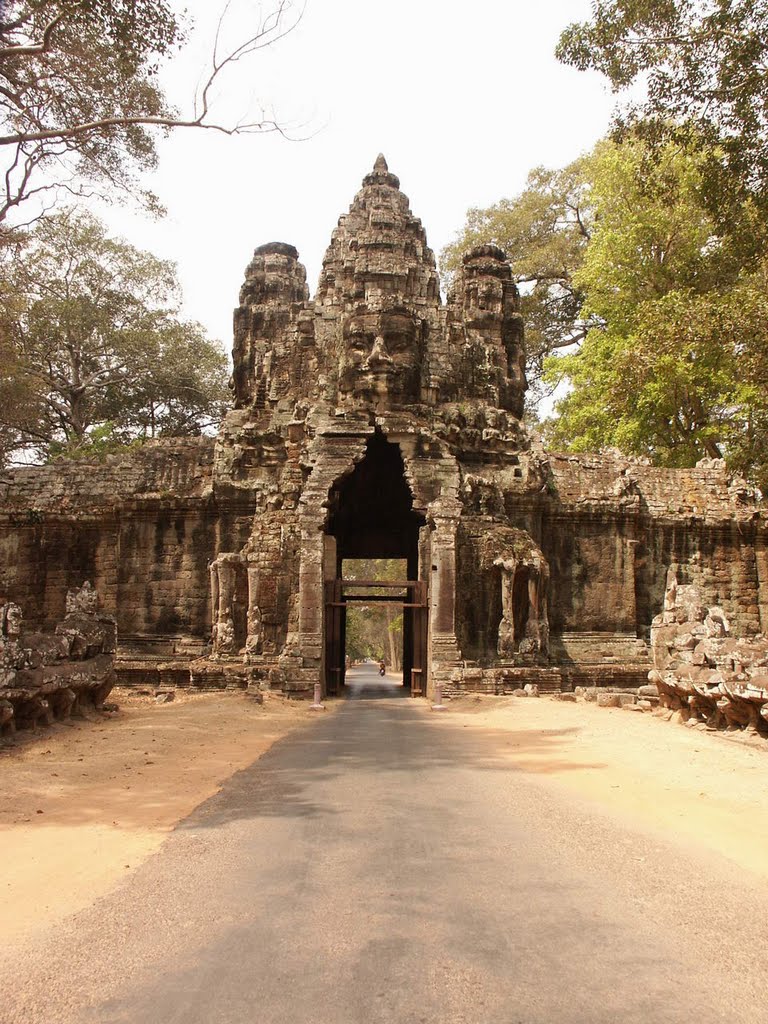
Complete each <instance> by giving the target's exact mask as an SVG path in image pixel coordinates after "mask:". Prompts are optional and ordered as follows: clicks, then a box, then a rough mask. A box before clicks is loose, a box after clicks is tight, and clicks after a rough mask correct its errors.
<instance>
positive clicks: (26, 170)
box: [0, 0, 301, 223]
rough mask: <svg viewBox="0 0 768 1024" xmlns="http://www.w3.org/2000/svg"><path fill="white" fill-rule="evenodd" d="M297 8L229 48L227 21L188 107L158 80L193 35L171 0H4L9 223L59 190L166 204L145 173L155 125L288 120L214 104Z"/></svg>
mask: <svg viewBox="0 0 768 1024" xmlns="http://www.w3.org/2000/svg"><path fill="white" fill-rule="evenodd" d="M291 10H292V5H291V3H290V0H277V3H276V6H275V7H274V8H273V9H272V10H271V11H270V12H269V13H268V14H267V15H266V16H265V17H264V18H263V19H261V20H257V23H256V25H255V28H254V30H253V32H252V34H251V35H250V36H249V37H248V38H247V39H245V40H243V41H240V42H239V43H237V44H236V45H234V46H233V47H232V48H230V49H229V50H226V49H223V47H222V43H221V39H222V23H221V22H220V24H219V33H218V34H217V38H216V41H215V44H214V48H213V54H212V58H211V67H210V70H209V72H208V74H207V76H204V81H203V84H202V85H201V87H200V88H199V90H198V92H197V95H196V97H195V101H194V109H193V110H192V111H190V112H187V113H181V112H179V111H176V110H174V109H172V108H171V107H170V106H169V104H168V103H167V101H166V99H165V97H164V95H163V92H162V90H161V89H160V87H159V85H158V80H157V72H158V69H159V67H160V66H161V65H162V63H163V62H164V61H167V60H168V59H169V58H170V57H171V56H172V55H173V53H174V52H176V51H177V50H178V48H179V47H180V46H181V45H182V44H183V42H184V39H185V26H184V25H183V23H182V21H181V20H180V18H179V17H178V16H177V15H176V14H175V13H174V12H173V10H172V8H171V6H170V4H169V2H168V0H6V2H5V3H3V4H0V153H1V154H2V156H1V157H0V159H2V160H3V161H4V163H3V165H2V166H3V175H4V194H3V195H2V197H0V223H2V222H3V221H4V220H5V219H6V218H7V217H8V216H9V215H10V214H11V213H13V212H14V211H16V210H17V209H18V208H19V207H20V206H21V205H22V204H23V203H25V202H26V201H27V200H29V199H32V198H37V199H38V200H44V201H45V197H46V196H47V195H48V194H50V193H52V192H53V193H56V192H59V191H61V190H66V191H68V192H70V193H72V194H74V195H77V196H82V195H87V194H90V193H92V192H93V191H94V189H98V188H100V187H105V188H106V189H107V191H109V192H114V190H115V189H118V190H123V191H128V192H130V193H132V194H134V195H137V196H139V197H140V198H141V199H142V201H143V202H144V203H145V204H147V205H148V206H150V207H153V208H157V200H156V197H154V196H153V195H152V194H151V193H150V192H148V191H147V190H143V189H141V188H140V187H139V185H138V179H137V174H138V173H139V172H142V171H146V170H151V169H152V168H153V167H154V165H155V162H156V150H155V138H156V135H157V132H163V131H169V130H170V129H173V128H181V127H191V128H208V129H213V130H217V131H223V132H226V133H228V134H234V133H241V132H265V131H276V130H280V126H279V125H278V124H277V123H276V122H275V121H272V120H266V119H259V120H256V119H254V120H248V119H246V120H244V121H242V122H240V123H237V124H231V125H226V124H221V123H219V122H217V121H216V120H215V119H214V118H213V116H212V112H211V103H212V97H213V94H214V91H215V89H216V87H217V86H220V85H221V79H222V76H224V75H225V74H226V72H227V71H228V70H230V69H232V68H233V67H234V66H235V65H236V64H237V63H238V62H240V61H242V60H244V59H247V58H248V57H250V56H252V55H253V54H255V53H257V52H258V51H259V50H261V49H263V48H265V47H267V46H270V45H272V44H273V43H274V42H276V41H277V40H278V39H280V38H281V37H282V36H283V35H285V34H286V33H287V32H289V31H290V30H291V28H293V27H294V25H295V19H294V21H293V22H291V20H290V12H291ZM225 12H226V8H225ZM300 16H301V14H300V12H299V14H298V17H300ZM222 17H223V16H222Z"/></svg>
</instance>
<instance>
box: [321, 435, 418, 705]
mask: <svg viewBox="0 0 768 1024" xmlns="http://www.w3.org/2000/svg"><path fill="white" fill-rule="evenodd" d="M425 524H426V520H425V516H424V514H423V512H419V511H418V510H417V509H415V508H414V501H413V495H412V493H411V490H410V487H409V484H408V481H407V479H406V469H405V463H404V460H403V456H402V453H401V451H400V447H399V445H397V444H395V443H392V442H390V441H388V440H387V439H386V438H385V436H384V435H383V433H382V432H381V431H375V432H374V433H373V434H371V435H370V436H369V437H368V439H367V441H366V445H365V450H364V454H363V457H362V459H360V460H359V461H358V462H356V463H355V465H354V466H353V468H352V469H351V471H350V472H347V473H345V474H343V475H342V476H341V477H340V478H339V479H337V480H336V481H335V482H334V483H333V485H332V486H331V488H330V489H329V494H328V515H327V520H326V526H325V535H324V545H323V551H324V572H323V575H324V579H325V584H324V587H325V606H324V616H323V653H324V664H323V676H324V686H325V689H326V691H329V692H332V693H334V692H338V689H339V688H340V686H341V685H343V680H344V653H345V626H346V609H347V603H348V601H349V600H353V599H354V598H351V597H350V596H349V594H348V591H349V589H350V584H348V583H345V581H344V579H343V565H344V562H345V561H346V560H349V559H397V560H400V561H401V562H402V563H403V565H404V566H405V572H404V574H403V579H402V580H400V581H399V582H400V583H401V584H403V585H402V586H395V585H394V583H393V582H392V581H390V583H389V584H388V587H389V593H388V594H387V595H386V596H384V595H379V596H378V597H377V598H372V600H382V601H383V600H387V601H391V602H392V603H394V604H396V605H397V606H398V607H401V608H402V613H403V652H402V655H403V657H402V669H403V684H404V685H405V686H406V687H407V688H409V689H410V688H411V687H413V690H414V692H417V693H423V692H424V691H425V689H426V677H427V668H428V666H427V657H428V655H427V652H428V605H427V591H428V579H429V570H428V568H425V566H426V564H427V563H428V561H429V560H428V559H425V558H423V557H420V543H421V544H422V546H423V544H424V543H425V537H426V534H427V533H428V531H427V530H426V529H425ZM421 577H424V578H421ZM345 587H346V589H345ZM354 589H355V590H358V588H354Z"/></svg>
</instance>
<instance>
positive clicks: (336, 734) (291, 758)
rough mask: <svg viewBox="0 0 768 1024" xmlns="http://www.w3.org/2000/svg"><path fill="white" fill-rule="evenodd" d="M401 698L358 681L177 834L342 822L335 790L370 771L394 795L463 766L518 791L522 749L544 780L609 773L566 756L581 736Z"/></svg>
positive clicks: (381, 685)
mask: <svg viewBox="0 0 768 1024" xmlns="http://www.w3.org/2000/svg"><path fill="white" fill-rule="evenodd" d="M374 671H375V667H374ZM402 697H408V691H407V690H405V688H404V687H402V686H397V685H396V684H390V683H386V682H383V681H378V674H376V675H375V676H373V675H371V678H370V680H369V679H368V678H367V677H363V678H362V679H359V678H358V679H357V680H355V681H353V682H352V683H351V685H350V694H349V699H346V700H342V702H341V703H340V705H339V706H338V707H337V708H336V709H335V710H334V711H333V713H332V714H329V715H327V716H326V717H320V718H319V719H318V720H317V722H314V723H313V724H312V726H311V727H310V728H309V729H306V730H301V731H300V732H298V733H295V734H293V735H289V736H286V737H284V738H283V739H281V740H279V741H278V742H277V743H276V744H275V745H274V746H273V747H271V748H270V750H268V751H267V753H266V754H264V756H263V757H261V758H260V759H259V760H258V761H255V762H254V763H253V764H252V765H250V766H249V767H248V768H245V769H243V770H241V771H239V772H237V773H236V774H235V775H233V776H232V777H231V778H230V779H228V780H227V781H226V782H225V784H224V786H223V787H222V789H221V791H220V792H219V793H217V794H216V795H215V796H213V797H211V798H210V799H209V800H207V801H205V803H203V804H201V805H200V806H199V807H198V808H197V809H196V810H195V811H194V812H193V813H192V815H191V816H190V817H188V818H187V819H186V820H185V821H183V822H182V823H181V824H180V825H179V826H178V828H179V829H185V828H189V829H200V828H204V829H208V828H217V827H218V826H219V825H221V824H224V823H226V822H232V821H237V820H246V819H255V818H259V817H278V818H295V817H302V818H313V819H317V818H321V817H333V816H335V815H337V814H338V813H339V812H338V810H337V809H336V807H337V803H338V801H337V799H336V792H335V788H334V787H335V786H336V785H337V784H339V783H344V782H345V781H349V779H350V778H352V779H354V778H355V776H356V775H357V774H360V775H361V777H362V776H364V775H365V774H366V773H370V772H373V773H374V774H375V777H376V778H377V779H378V780H379V781H380V782H381V783H383V784H384V785H385V787H386V788H387V789H388V790H389V789H391V790H392V791H395V790H397V789H399V788H400V787H409V786H412V785H414V784H415V783H417V781H418V780H420V779H424V777H425V775H427V774H429V773H432V772H435V771H441V770H446V769H447V770H449V771H450V770H452V769H455V768H457V767H458V766H463V767H464V768H473V769H479V770H480V771H483V772H503V773H504V774H505V775H507V776H508V777H509V781H510V785H513V784H514V777H515V775H517V774H519V773H520V772H521V771H522V770H523V768H522V767H521V765H520V764H517V763H515V761H513V760H512V759H511V757H510V754H511V753H513V752H514V755H515V758H516V759H518V758H520V759H523V760H524V759H525V758H526V756H533V757H535V758H536V771H537V773H539V774H546V773H547V772H548V771H562V770H579V769H583V768H602V767H604V765H602V764H592V763H586V762H583V761H577V760H574V759H573V758H572V757H571V758H562V757H559V756H558V753H559V747H560V745H561V742H562V740H563V739H564V738H565V736H566V735H567V734H569V733H571V732H572V731H573V730H572V729H564V730H561V731H560V730H546V732H541V731H531V730H507V729H469V728H467V727H466V726H465V725H463V726H462V725H460V724H459V723H457V722H452V721H451V719H450V713H448V714H447V715H445V716H443V715H439V716H438V715H435V714H433V713H432V712H430V711H429V710H428V706H427V704H426V702H425V701H423V700H413V699H405V700H403V699H400V698H402ZM542 755H543V759H542Z"/></svg>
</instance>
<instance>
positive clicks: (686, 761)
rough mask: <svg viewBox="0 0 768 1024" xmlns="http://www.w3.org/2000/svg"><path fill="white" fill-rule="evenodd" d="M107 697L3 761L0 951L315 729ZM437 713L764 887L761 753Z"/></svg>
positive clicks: (578, 721)
mask: <svg viewBox="0 0 768 1024" xmlns="http://www.w3.org/2000/svg"><path fill="white" fill-rule="evenodd" d="M114 699H115V700H116V701H117V703H118V704H120V706H121V711H120V712H119V713H118V714H117V715H116V716H115V717H114V718H112V719H105V718H97V719H96V720H94V721H88V722H84V721H76V722H73V723H72V724H69V725H67V724H60V725H56V726H55V727H54V728H52V729H51V730H48V731H46V732H44V733H41V734H39V735H38V737H37V738H36V739H34V740H31V739H24V740H23V741H22V743H21V744H20V745H19V746H17V747H15V748H4V749H3V748H0V778H1V779H2V785H1V786H0V794H2V795H1V796H0V848H2V850H3V873H2V881H1V882H0V940H2V941H4V942H5V943H6V944H8V943H12V942H14V941H16V940H19V939H21V938H22V937H23V936H28V935H30V934H32V933H34V932H37V931H41V930H44V929H46V928H47V927H48V926H50V925H51V924H53V923H55V922H56V921H58V920H61V919H62V918H64V917H66V916H68V915H69V914H71V913H74V912H76V911H78V910H80V909H82V908H84V907H86V906H88V905H90V904H91V903H93V902H94V901H95V900H96V899H97V898H98V897H100V896H102V895H104V894H105V893H107V892H108V891H109V890H110V889H112V888H113V887H114V886H115V885H116V884H118V883H119V882H120V880H121V879H122V878H123V877H124V876H125V874H126V873H127V872H128V871H131V870H132V869H135V868H136V867H137V866H138V865H139V864H140V863H142V861H144V860H145V859H146V858H147V857H148V856H149V855H150V854H151V853H152V852H154V851H155V850H156V849H157V848H158V847H159V846H160V844H161V843H162V842H163V839H164V838H165V836H166V835H167V833H168V832H169V831H170V830H171V829H172V828H173V827H174V825H175V824H176V823H177V822H178V821H179V820H181V819H182V818H184V817H185V816H186V815H187V814H189V812H190V811H192V810H193V808H194V807H196V806H197V805H198V804H199V803H201V802H202V801H203V800H205V799H206V798H207V797H209V796H211V795H212V794H213V793H215V792H216V791H217V790H218V788H219V787H220V785H221V784H222V783H223V782H224V781H225V780H226V779H227V778H229V777H230V776H231V775H232V774H233V773H234V772H236V771H238V770H239V769H240V768H242V767H245V766H246V765H248V764H250V763H251V762H253V761H254V760H255V759H256V758H257V757H259V756H260V755H261V754H262V753H264V751H265V750H267V749H268V748H269V747H270V746H271V745H272V744H273V743H274V742H275V741H276V740H278V739H280V738H281V737H282V736H285V735H286V734H287V733H289V732H291V731H293V730H295V729H299V728H303V727H305V726H306V725H307V724H309V723H310V722H312V721H313V720H314V714H313V712H311V711H310V710H309V707H308V704H307V703H302V702H291V701H286V700H285V699H283V698H282V697H279V696H277V695H273V694H266V695H265V704H264V705H263V706H260V705H258V704H255V703H253V702H252V701H251V700H250V699H249V698H247V697H246V696H245V695H244V694H242V693H220V694H186V693H183V692H178V693H177V696H176V700H174V701H173V702H171V703H169V704H163V705H158V704H155V703H154V700H153V698H152V697H142V696H138V695H136V694H135V692H131V691H120V692H116V693H115V697H114ZM331 708H332V705H331ZM331 713H332V712H331ZM425 713H429V712H427V711H426V706H425ZM442 714H443V715H444V717H445V719H446V724H449V723H451V724H452V725H454V726H456V727H459V728H468V729H479V730H483V731H485V732H486V733H488V734H489V735H492V736H493V737H494V740H495V743H494V746H495V748H496V749H499V748H501V749H502V750H504V751H506V756H507V757H508V758H509V764H510V768H511V769H512V771H515V770H517V771H525V772H529V773H533V774H536V775H538V776H539V777H540V779H541V783H542V785H547V786H549V785H551V786H554V787H557V788H560V789H561V790H564V791H567V792H568V793H570V794H572V795H573V796H575V797H576V798H578V799H581V800H584V801H587V802H588V803H589V804H590V805H591V806H593V807H598V808H599V809H600V810H602V811H604V812H605V813H609V814H611V815H613V816H616V817H619V818H621V819H624V820H625V821H626V822H628V823H630V824H631V825H632V826H633V827H635V828H642V829H645V830H648V831H652V832H653V831H655V832H660V833H664V834H666V835H668V836H669V835H674V836H675V837H677V839H678V840H679V841H680V842H681V843H682V844H683V846H685V845H688V846H689V847H690V848H691V849H694V850H696V851H697V852H698V853H704V854H707V853H711V854H716V855H719V856H724V857H727V858H728V859H729V860H731V861H732V862H734V863H735V864H737V865H739V866H740V867H741V868H744V869H746V870H748V871H750V872H753V873H754V874H756V875H759V876H760V877H762V878H763V879H766V878H768V831H767V830H766V829H765V822H766V820H768V787H767V786H766V785H765V779H766V772H767V771H768V744H766V747H765V749H756V748H754V747H749V746H743V745H741V744H739V743H736V742H730V741H728V740H726V739H724V738H723V737H722V736H721V735H717V734H715V735H713V734H710V733H708V732H706V731H702V730H700V729H698V728H697V729H687V728H685V727H683V726H679V725H674V724H672V723H669V722H664V721H661V720H659V719H656V718H653V717H651V716H649V715H641V714H638V713H634V712H628V711H623V710H621V709H618V708H597V707H596V706H595V705H594V704H583V703H580V704H569V703H561V702H559V701H554V700H551V699H548V698H541V699H538V700H536V699H520V698H512V697H509V698H500V697H495V698H494V697H478V698H474V697H465V698H462V699H460V700H454V701H451V702H450V703H449V707H448V710H447V711H445V712H443V713H442ZM510 785H514V779H513V777H512V773H511V774H510ZM678 867H679V869H680V870H683V871H684V867H685V865H684V864H681V865H679V866H678Z"/></svg>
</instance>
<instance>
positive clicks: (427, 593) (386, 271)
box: [0, 156, 768, 693]
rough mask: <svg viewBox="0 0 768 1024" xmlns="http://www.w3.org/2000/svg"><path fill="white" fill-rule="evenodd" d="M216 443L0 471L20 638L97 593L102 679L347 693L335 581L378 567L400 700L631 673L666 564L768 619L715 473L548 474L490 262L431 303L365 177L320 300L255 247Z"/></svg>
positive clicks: (762, 547)
mask: <svg viewBox="0 0 768 1024" xmlns="http://www.w3.org/2000/svg"><path fill="white" fill-rule="evenodd" d="M233 362H234V371H233V381H232V385H233V408H232V409H231V411H230V412H229V414H228V415H227V417H226V419H225V421H224V423H223V425H222V428H221V431H220V433H219V436H218V438H217V439H216V440H215V442H214V441H213V440H212V439H206V438H201V439H199V440H197V441H167V442H159V443H152V444H147V445H145V446H144V447H143V448H142V449H140V450H139V451H138V452H132V453H128V454H126V455H125V456H121V457H116V458H113V459H112V460H110V461H109V462H108V463H107V465H106V466H102V467H83V466H82V465H81V464H79V465H69V466H67V465H63V466H50V467H41V468H37V469H28V470H19V471H16V472H15V473H12V474H9V477H8V480H7V481H6V483H5V492H6V493H5V499H4V503H3V505H2V510H3V512H2V522H1V525H2V532H0V551H2V553H3V554H4V556H5V565H6V570H5V580H4V585H5V590H6V591H7V592H8V594H9V596H10V597H11V598H12V599H13V600H16V601H18V602H19V603H21V604H23V606H24V608H25V613H26V615H27V617H28V618H29V619H31V620H33V621H37V622H39V623H40V624H41V625H45V624H46V623H49V622H52V621H55V620H56V618H57V616H60V615H61V611H62V609H63V602H64V595H65V593H66V590H67V588H68V587H69V586H73V585H79V584H80V583H82V581H83V579H85V578H89V579H92V580H94V582H95V583H96V585H97V587H98V588H99V590H100V592H101V594H102V606H103V608H104V611H105V612H107V613H112V614H115V615H116V617H117V619H118V626H119V632H120V636H121V637H122V642H121V649H120V655H121V660H120V662H119V664H118V670H119V672H120V673H121V675H122V677H123V679H124V680H130V679H135V680H136V681H139V680H143V681H146V680H147V678H148V676H152V677H153V678H157V679H158V680H164V681H176V682H181V683H188V682H189V681H190V680H191V681H192V683H193V684H196V685H228V684H229V685H231V684H234V685H246V684H250V685H253V686H264V687H266V686H272V687H276V688H280V689H282V690H285V691H287V692H297V693H311V692H312V688H313V686H314V684H315V683H316V682H317V681H318V680H320V681H321V682H322V685H323V687H324V688H325V690H326V692H328V691H330V692H337V691H338V690H339V687H340V686H341V685H342V684H343V679H344V645H343V636H344V621H345V614H346V609H347V605H348V601H349V600H351V599H352V597H353V594H352V590H353V588H351V587H350V586H348V584H347V583H346V582H345V580H344V569H343V566H344V561H345V560H346V559H353V558H374V557H381V558H397V559H401V560H402V564H403V565H404V566H405V567H406V569H405V572H404V576H405V579H404V580H403V581H401V582H402V584H403V585H402V586H401V587H400V588H399V589H396V590H394V591H393V596H394V597H395V598H396V599H399V600H401V601H402V604H403V605H404V652H403V654H404V683H405V685H407V686H409V687H411V688H412V689H413V691H414V692H430V691H431V688H432V687H433V686H434V683H435V681H436V680H441V681H442V682H443V684H444V685H445V686H446V687H453V688H472V689H482V690H485V691H491V692H494V691H496V692H501V691H504V690H506V689H511V688H515V687H517V686H519V685H521V684H523V683H525V682H536V683H538V684H539V685H540V686H541V687H542V688H550V689H554V688H560V687H562V688H566V689H567V688H570V687H571V686H572V685H573V684H574V683H575V682H591V683H601V682H619V681H627V682H629V681H634V682H636V681H637V680H638V679H640V678H643V677H644V676H645V673H646V672H647V669H648V666H649V656H648V654H649V649H648V637H649V629H650V624H651V621H652V619H653V617H654V615H655V614H656V613H657V612H658V611H659V609H660V608H661V604H662V601H663V595H664V587H665V580H666V576H667V571H668V569H670V568H673V569H674V570H675V572H676V573H677V574H678V576H679V578H680V579H681V580H685V581H686V582H690V583H695V584H696V585H697V586H698V587H699V588H700V589H701V592H702V595H703V598H704V600H705V601H706V603H707V604H718V605H722V606H724V607H725V609H726V611H727V613H728V615H729V617H730V618H731V621H732V623H734V624H735V626H736V628H738V629H739V630H740V631H741V632H748V633H749V632H753V633H754V632H757V631H758V630H760V629H762V628H764V627H765V626H766V622H767V621H768V608H767V607H766V593H767V591H766V580H768V560H767V559H766V543H765V540H766V530H765V523H764V520H763V518H762V513H761V512H760V511H759V509H758V507H757V506H756V505H755V502H754V500H753V496H752V495H751V494H750V493H749V491H748V489H747V488H746V487H745V485H744V484H743V482H742V481H739V480H735V479H732V478H730V477H729V476H728V473H727V471H726V469H725V466H724V465H723V464H721V463H719V462H712V461H709V462H705V463H702V464H700V465H699V466H698V467H697V468H696V469H693V470H679V471H672V470H660V469H655V468H653V467H651V466H649V465H646V464H644V463H642V462H640V461H633V460H630V459H627V458H624V457H622V456H620V455H617V454H610V453H609V454H601V455H595V456H590V457H576V456H567V455H558V454H556V453H547V452H545V451H544V450H543V449H542V448H541V446H540V445H539V444H537V443H535V442H534V441H533V440H532V439H531V437H530V436H529V435H528V433H527V431H526V429H525V426H524V424H523V422H522V413H523V399H524V394H525V387H526V382H525V374H524V348H523V324H522V321H521V317H520V313H519V299H518V294H517V289H516V287H515V285H514V282H513V281H512V276H511V271H510V267H509V263H508V262H507V259H506V257H505V254H504V253H503V252H502V251H501V250H499V249H498V248H497V247H496V246H493V245H483V246H479V247H477V248H475V249H473V250H471V251H470V252H468V253H466V254H465V256H464V259H463V265H462V267H461V270H460V271H459V273H458V274H457V275H456V277H455V280H454V282H453V287H452V290H451V293H450V295H449V296H448V299H447V302H443V301H442V299H441V295H440V287H439V281H438V276H437V271H436V267H435V259H434V255H433V253H432V251H431V250H430V249H429V247H428V246H427V240H426V235H425V232H424V229H423V227H422V225H421V222H420V221H419V220H418V219H417V218H416V217H415V216H414V215H413V214H412V212H411V210H410V206H409V202H408V199H407V198H406V196H405V195H404V194H403V193H402V192H401V191H400V183H399V181H398V179H397V177H396V176H395V175H394V174H392V173H391V172H390V171H389V169H388V167H387V164H386V161H385V160H384V158H383V157H381V156H380V157H379V158H378V159H377V161H376V163H375V165H374V168H373V170H372V171H371V173H370V174H368V175H366V177H365V178H364V180H363V184H362V188H361V189H360V191H359V192H358V193H357V195H356V196H355V198H354V200H353V202H352V205H351V207H350V209H349V212H348V213H346V214H344V215H343V216H342V217H341V218H340V220H339V222H338V226H337V228H336V230H335V231H334V233H333V236H332V238H331V242H330V245H329V246H328V249H327V251H326V254H325V258H324V260H323V267H322V272H321V275H320V281H319V284H318V287H317V291H316V293H315V295H314V298H310V295H309V291H308V288H307V283H306V273H305V270H304V267H303V266H302V265H301V263H300V262H299V259H298V253H297V252H296V250H295V249H294V248H293V246H291V245H287V244H285V243H282V242H273V243H269V244H266V245H262V246H260V247H259V248H257V249H256V251H255V253H254V256H253V259H252V261H251V263H250V264H249V266H248V268H247V270H246V276H245V282H244V284H243V287H242V289H241V291H240V301H239V305H238V307H237V309H236V310H235V318H234V348H233Z"/></svg>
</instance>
